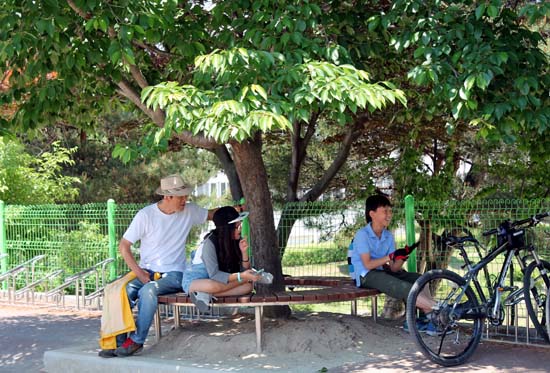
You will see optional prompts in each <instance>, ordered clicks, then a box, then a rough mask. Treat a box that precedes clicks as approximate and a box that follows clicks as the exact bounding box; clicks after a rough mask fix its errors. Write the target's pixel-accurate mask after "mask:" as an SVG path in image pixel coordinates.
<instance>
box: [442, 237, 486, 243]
mask: <svg viewBox="0 0 550 373" xmlns="http://www.w3.org/2000/svg"><path fill="white" fill-rule="evenodd" d="M445 240H446V241H447V245H457V244H458V245H462V244H464V243H465V242H473V243H478V241H477V240H476V239H475V237H472V236H464V237H457V236H447V237H445Z"/></svg>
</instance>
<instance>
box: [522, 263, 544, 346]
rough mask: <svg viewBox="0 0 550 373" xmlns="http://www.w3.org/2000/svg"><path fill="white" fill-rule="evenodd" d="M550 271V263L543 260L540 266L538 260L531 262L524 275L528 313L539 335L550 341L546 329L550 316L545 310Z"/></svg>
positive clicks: (524, 293)
mask: <svg viewBox="0 0 550 373" xmlns="http://www.w3.org/2000/svg"><path fill="white" fill-rule="evenodd" d="M549 272H550V263H548V262H546V261H544V260H543V261H542V265H541V266H540V267H539V266H537V262H532V263H531V264H529V265H528V266H527V269H525V274H524V275H523V295H524V297H525V306H526V308H527V313H528V314H529V318H530V319H531V321H532V322H533V325H534V326H535V329H536V330H537V333H538V335H539V336H541V337H542V338H543V339H544V340H545V341H546V342H550V340H549V339H548V335H549V334H548V332H547V331H546V324H547V323H548V318H547V316H546V311H545V309H546V307H547V306H546V303H547V302H546V289H548V287H549V286H550V277H549V274H548V273H549Z"/></svg>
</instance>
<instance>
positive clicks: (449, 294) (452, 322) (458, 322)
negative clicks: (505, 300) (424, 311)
mask: <svg viewBox="0 0 550 373" xmlns="http://www.w3.org/2000/svg"><path fill="white" fill-rule="evenodd" d="M464 284H465V281H464V279H463V278H462V277H460V276H459V275H457V274H456V273H454V272H451V271H448V270H442V269H435V270H431V271H429V272H426V273H425V274H424V275H422V276H421V277H420V278H419V279H418V280H416V282H415V283H414V285H413V287H412V288H411V291H410V292H409V296H408V298H407V324H408V326H409V331H410V333H411V336H412V337H413V339H414V341H415V343H416V345H417V346H418V348H419V349H420V351H421V352H422V353H423V354H424V355H425V356H426V357H427V358H429V359H430V360H432V361H434V362H436V363H438V364H440V365H443V366H454V365H459V364H462V363H464V362H465V361H466V360H467V359H468V358H470V356H471V355H472V354H473V353H474V351H475V349H476V347H477V345H478V344H479V341H480V339H481V334H482V330H483V322H482V317H480V316H479V314H480V312H479V303H478V301H477V298H476V296H475V294H474V292H473V291H472V289H471V288H470V287H468V288H466V291H465V293H464V295H463V296H462V298H461V299H460V301H459V300H458V298H457V297H458V296H460V294H461V293H462V288H461V287H462V286H464ZM424 296H426V297H430V296H431V298H433V300H434V301H435V306H434V307H433V311H432V312H431V315H430V319H431V320H432V321H431V325H430V326H429V327H428V329H427V330H422V329H419V327H420V326H419V325H420V324H417V322H416V314H417V308H416V304H417V300H418V298H419V297H424ZM464 302H468V304H469V306H470V307H469V308H473V309H474V311H473V312H475V313H476V314H477V316H475V317H473V318H470V319H468V318H467V316H464V318H462V317H461V316H460V315H455V314H454V313H453V312H451V310H452V308H453V307H454V306H455V304H457V303H460V304H463V303H464Z"/></svg>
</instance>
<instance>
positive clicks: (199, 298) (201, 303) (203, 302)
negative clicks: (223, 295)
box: [190, 291, 212, 313]
mask: <svg viewBox="0 0 550 373" xmlns="http://www.w3.org/2000/svg"><path fill="white" fill-rule="evenodd" d="M190 295H191V301H192V302H193V303H194V304H195V306H197V308H198V309H199V311H200V312H201V313H203V312H206V311H208V310H210V302H211V301H212V295H210V294H209V293H205V292H203V291H192V292H191V294H190Z"/></svg>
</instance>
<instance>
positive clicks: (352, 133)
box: [299, 117, 366, 202]
mask: <svg viewBox="0 0 550 373" xmlns="http://www.w3.org/2000/svg"><path fill="white" fill-rule="evenodd" d="M364 120H366V118H365V117H360V118H357V120H356V121H355V123H354V124H353V125H351V126H350V127H349V129H348V131H347V133H346V134H345V137H344V140H343V141H342V146H341V148H340V150H339V151H338V154H337V155H336V157H335V158H334V160H333V161H332V164H331V165H330V167H329V168H328V169H327V170H326V171H325V174H324V175H323V176H322V177H321V179H319V181H318V182H317V183H316V184H315V185H314V186H313V187H312V188H311V189H310V190H309V191H308V192H307V193H306V194H304V196H303V197H302V198H300V200H299V201H300V202H306V201H315V200H317V198H319V197H320V196H321V194H323V193H324V192H325V190H326V189H327V187H328V185H329V183H330V182H331V180H332V179H333V178H334V176H336V174H337V173H338V171H340V169H341V168H342V166H343V165H344V164H345V163H346V160H347V159H348V156H349V153H350V150H351V146H352V144H353V142H354V141H355V140H356V139H357V137H358V133H359V131H360V130H361V128H362V127H363V123H364Z"/></svg>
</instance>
